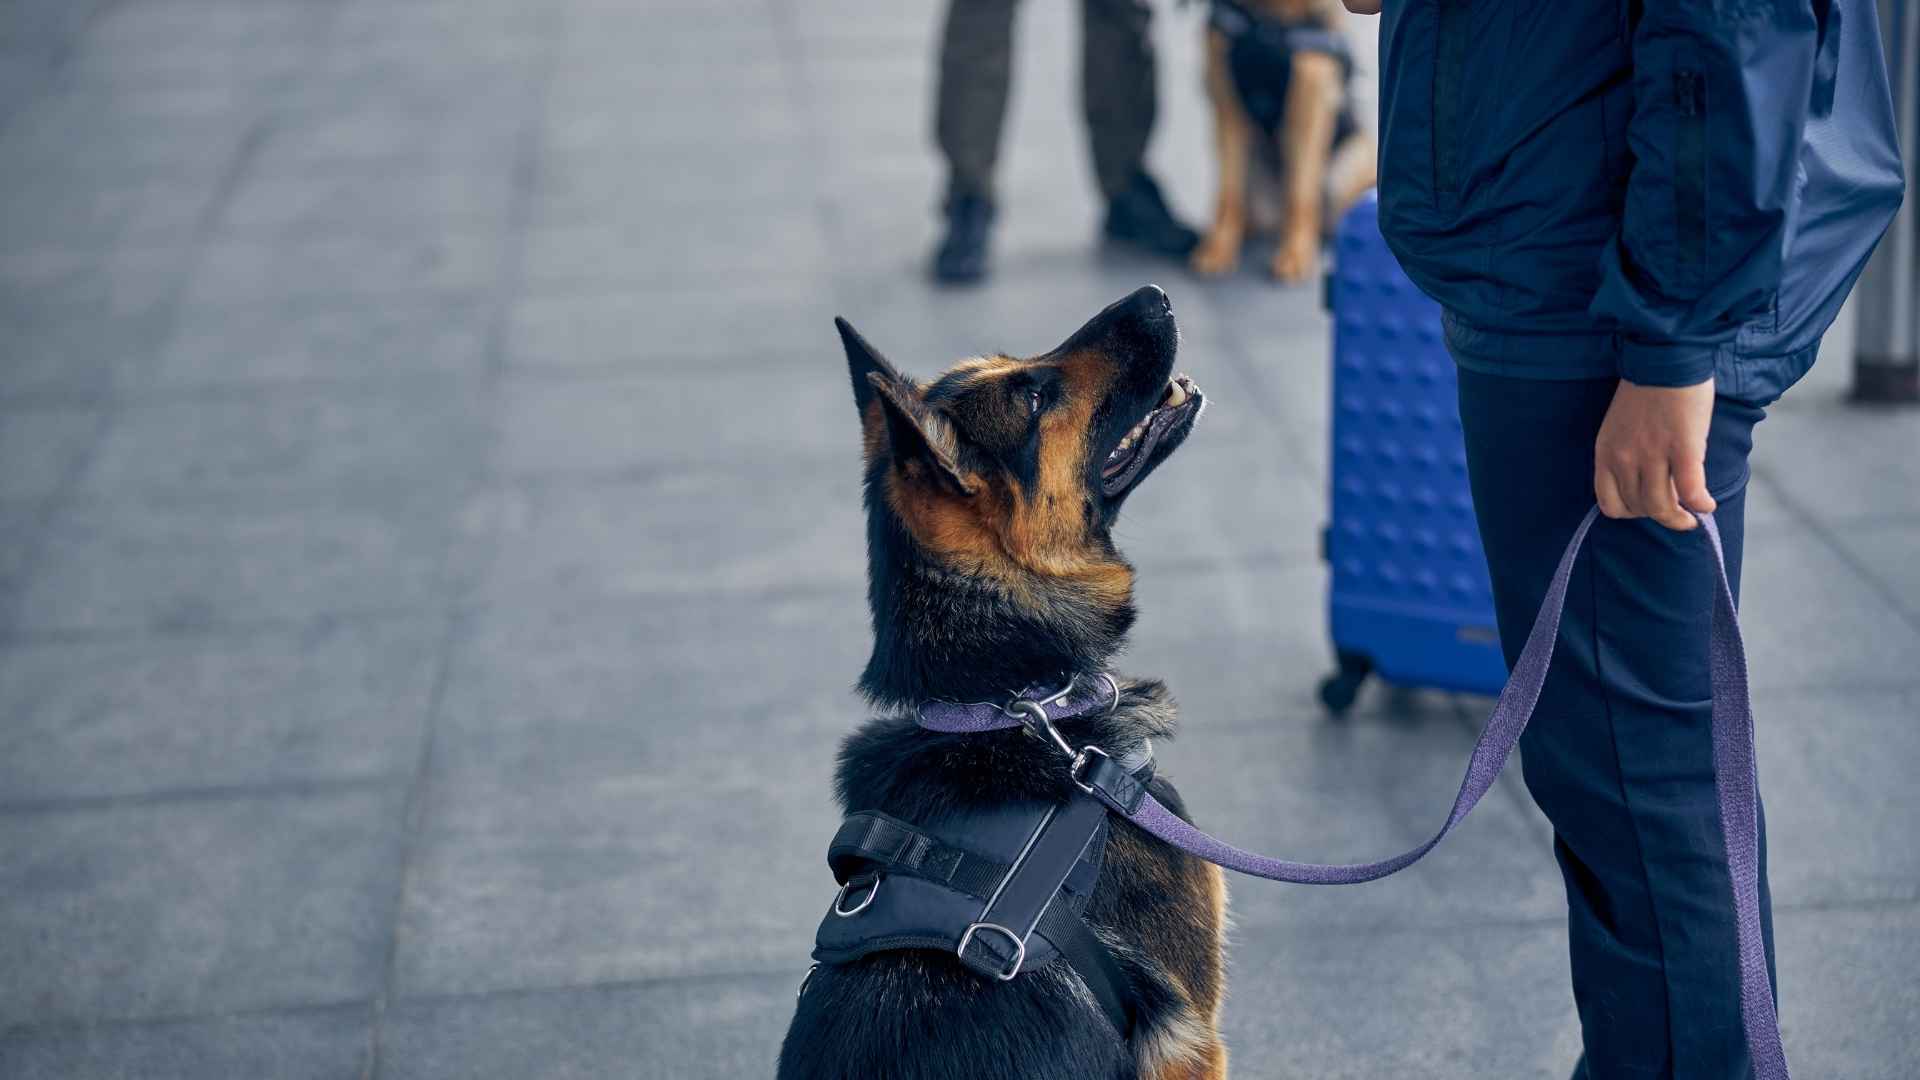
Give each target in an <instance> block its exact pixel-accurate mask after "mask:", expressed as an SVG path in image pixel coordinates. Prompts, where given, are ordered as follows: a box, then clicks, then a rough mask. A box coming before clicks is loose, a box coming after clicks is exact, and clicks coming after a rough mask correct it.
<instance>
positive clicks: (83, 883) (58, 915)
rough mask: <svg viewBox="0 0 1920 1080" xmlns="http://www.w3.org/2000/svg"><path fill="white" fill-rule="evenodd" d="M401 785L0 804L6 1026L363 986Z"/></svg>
mask: <svg viewBox="0 0 1920 1080" xmlns="http://www.w3.org/2000/svg"><path fill="white" fill-rule="evenodd" d="M403 794H404V793H403V792H402V791H401V790H400V789H399V788H397V787H381V788H358V789H348V790H341V791H331V792H323V793H314V794H308V795H298V794H292V793H281V794H276V795H270V796H265V797H233V798H215V799H189V800H182V801H174V802H157V803H132V804H124V805H105V806H98V807H89V808H83V809H72V810H44V811H21V812H13V813H7V814H0V963H3V964H4V966H5V968H6V970H7V971H8V972H9V974H8V977H7V978H6V980H5V981H4V982H0V1028H11V1027H15V1026H19V1025H27V1024H47V1023H73V1022H77V1021H82V1020H98V1019H109V1018H114V1019H125V1018H136V1017H181V1016H189V1015H193V1014H197V1013H210V1012H226V1011H232V1010H238V1009H250V1008H261V1007H274V1006H289V1005H316V1004H336V1003H343V1002H350V1001H364V1000H367V999H369V998H370V997H371V996H372V994H373V992H374V991H375V989H376V988H377V987H378V985H379V982H380V978H381V975H382V973H383V971H384V964H385V960H386V954H387V942H388V926H387V917H388V914H389V911H390V909H391V906H392V903H393V896H394V890H395V888H396V886H397V884H398V882H397V880H396V878H397V874H398V873H399V866H400V862H399V842H400V841H399V836H398V833H397V830H396V828H395V826H396V824H397V823H398V821H399V820H400V815H401V812H402V810H401V804H402V796H403Z"/></svg>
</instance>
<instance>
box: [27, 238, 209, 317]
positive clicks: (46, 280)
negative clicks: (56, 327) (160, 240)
mask: <svg viewBox="0 0 1920 1080" xmlns="http://www.w3.org/2000/svg"><path fill="white" fill-rule="evenodd" d="M189 256H190V253H189V252H188V251H187V250H185V249H183V248H170V247H152V248H128V249H108V250H98V249H83V248H71V247H43V248H20V249H13V250H9V251H6V252H0V286H4V288H0V318H5V319H6V320H7V321H9V322H13V321H19V322H22V323H29V324H31V323H43V324H44V323H53V322H59V321H71V320H75V319H89V320H91V319H99V318H102V317H105V318H108V319H119V318H123V317H127V316H139V315H147V314H151V313H152V312H153V311H154V309H155V308H156V307H158V306H159V305H160V304H161V303H162V302H164V301H166V300H167V299H169V298H170V297H172V296H173V295H174V293H175V290H176V283H177V282H178V280H179V278H180V276H181V274H182V273H184V272H185V270H186V269H187V267H188V265H189V263H188V259H189Z"/></svg>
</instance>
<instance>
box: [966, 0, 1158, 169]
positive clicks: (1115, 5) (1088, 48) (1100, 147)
mask: <svg viewBox="0 0 1920 1080" xmlns="http://www.w3.org/2000/svg"><path fill="white" fill-rule="evenodd" d="M1014 3H1015V0H948V4H947V24H946V33H945V36H944V38H943V39H942V41H941V45H940V92H939V100H938V104H937V105H936V106H935V115H934V131H935V135H936V138H937V139H938V140H939V143H940V152H941V153H943V154H945V155H946V158H947V166H948V170H949V172H948V177H949V179H948V195H949V196H950V197H951V196H954V195H980V196H984V197H987V198H992V196H993V169H994V162H995V161H996V160H997V159H998V157H999V154H1000V129H1001V127H1002V124H1003V122H1004V121H1005V119H1006V115H1007V87H1008V84H1009V82H1010V81H1011V80H1012V77H1013V9H1014ZM1150 14H1151V12H1150V10H1149V9H1148V7H1147V4H1146V2H1145V0H1081V15H1082V25H1083V27H1084V34H1083V41H1082V51H1081V58H1080V94H1081V105H1082V107H1083V108H1084V109H1085V110H1086V116H1087V129H1088V132H1089V134H1090V135H1091V137H1092V141H1093V170H1094V176H1095V178H1096V179H1097V180H1098V181H1099V184H1100V191H1101V193H1102V194H1104V195H1105V196H1106V197H1107V198H1109V199H1111V198H1113V197H1114V196H1115V195H1118V194H1119V193H1120V192H1121V191H1122V190H1124V189H1125V188H1126V186H1127V183H1128V181H1130V180H1132V179H1133V175H1134V173H1136V172H1138V171H1139V170H1140V165H1141V161H1142V160H1143V159H1144V158H1145V156H1146V151H1147V136H1148V134H1150V133H1151V132H1152V130H1153V114H1154V108H1155V101H1154V69H1153V41H1152V39H1151V38H1150V37H1149V36H1148V32H1147V31H1148V26H1147V24H1148V19H1149V16H1150Z"/></svg>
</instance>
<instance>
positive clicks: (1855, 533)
mask: <svg viewBox="0 0 1920 1080" xmlns="http://www.w3.org/2000/svg"><path fill="white" fill-rule="evenodd" d="M1827 535H1828V536H1829V537H1830V539H1831V541H1832V542H1833V543H1834V544H1836V545H1838V546H1839V548H1840V549H1841V550H1842V551H1844V552H1846V554H1847V555H1848V556H1849V557H1850V558H1851V559H1853V560H1854V562H1855V563H1857V564H1858V565H1859V567H1860V568H1861V570H1862V572H1863V573H1865V574H1866V575H1867V577H1868V578H1869V579H1871V580H1872V582H1873V583H1874V584H1875V585H1876V586H1878V587H1880V588H1882V589H1885V590H1886V592H1887V595H1888V596H1889V597H1890V598H1891V599H1892V600H1893V602H1894V603H1896V604H1898V605H1900V607H1901V608H1902V609H1903V610H1904V611H1905V612H1906V613H1907V617H1908V619H1909V620H1912V621H1915V622H1916V623H1920V558H1916V556H1917V555H1920V518H1912V519H1907V520H1900V521H1888V522H1878V523H1875V522H1863V523H1859V524H1841V525H1836V526H1833V527H1831V528H1829V529H1828V530H1827Z"/></svg>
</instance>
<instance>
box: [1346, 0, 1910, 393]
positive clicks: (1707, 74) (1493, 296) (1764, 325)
mask: <svg viewBox="0 0 1920 1080" xmlns="http://www.w3.org/2000/svg"><path fill="white" fill-rule="evenodd" d="M1380 68H1381V93H1380V225H1381V229H1382V231H1383V232H1384V233H1385V234H1386V237H1387V242H1388V244H1389V245H1390V246H1391V247H1392V248H1393V251H1394V254H1395V255H1396V256H1398V258H1399V260H1400V263H1401V265H1402V266H1403V267H1405V268H1406V271H1407V273H1408V274H1409V275H1410V276H1411V277H1412V278H1413V280H1414V282H1415V283H1416V284H1418V285H1419V286H1420V288H1421V289H1423V290H1424V291H1426V292H1427V293H1428V294H1429V295H1431V296H1433V297H1434V299H1436V300H1438V301H1439V302H1440V305H1441V306H1442V308H1444V309H1445V312H1446V316H1445V325H1446V332H1447V344H1448V346H1449V347H1450V348H1451V350H1452V351H1453V354H1454V356H1455V358H1456V359H1457V360H1458V361H1459V363H1461V364H1462V365H1463V366H1466V367H1469V368H1472V369H1474V370H1477V371H1484V372H1489V373H1493V374H1500V375H1514V376H1522V377H1532V378H1547V379H1573V378H1591V377H1601V376H1612V375H1618V376H1620V377H1623V378H1625V379H1628V380H1630V381H1632V382H1636V383H1641V384H1644V385H1653V386H1689V385H1692V384H1694V383H1698V382H1701V381H1703V380H1705V379H1706V378H1708V377H1709V376H1712V377H1713V378H1714V379H1715V380H1716V383H1717V389H1718V390H1719V392H1720V393H1722V394H1726V395H1728V396H1731V397H1736V398H1742V399H1746V400H1750V401H1755V402H1761V403H1764V402H1767V401H1771V400H1772V399H1773V398H1775V397H1778V396H1779V395H1780V393H1781V391H1783V390H1785V389H1786V388H1787V387H1788V386H1789V385H1791V384H1792V383H1793V381H1794V380H1796V379H1798V378H1799V377H1800V376H1801V375H1802V374H1804V373H1805V372H1806V369H1807V368H1808V367H1809V366H1810V365H1811V364H1812V363H1813V358H1814V353H1815V351H1816V350H1817V348H1818V346H1819V343H1820V336H1821V334H1823V333H1825V331H1826V329H1827V327H1828V325H1830V324H1831V323H1832V321H1833V317H1834V315H1835V313H1836V312H1837V311H1838V310H1839V307H1840V303H1841V301H1842V300H1844V299H1845V297H1846V293H1847V291H1848V290H1849V289H1850V288H1852V286H1853V281H1854V279H1855V278H1856V277H1857V276H1858V275H1859V272H1860V269H1861V267H1862V266H1863V265H1864V264H1865V262H1866V260H1867V256H1868V255H1869V254H1871V253H1872V250H1873V246H1874V244H1875V243H1876V242H1878V240H1879V238H1880V234H1881V232H1882V231H1883V230H1885V228H1886V226H1887V223H1888V222H1889V221H1890V220H1891V219H1892V217H1893V214H1894V211H1895V210H1896V209H1898V207H1899V204H1900V198H1901V193H1902V191H1903V189H1904V181H1903V178H1902V176H1901V172H1900V159H1899V154H1898V150H1897V146H1896V144H1895V139H1894V118H1893V103H1892V99H1891V94H1890V92H1889V90H1888V85H1887V73H1886V64H1885V59H1884V56H1883V53H1882V51H1881V45H1880V36H1879V30H1878V26H1877V19H1876V13H1875V11H1874V4H1873V0H1717V2H1709V0H1650V2H1647V3H1645V4H1642V3H1640V2H1639V0H1386V5H1385V10H1384V12H1383V14H1382V17H1381V24H1380Z"/></svg>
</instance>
